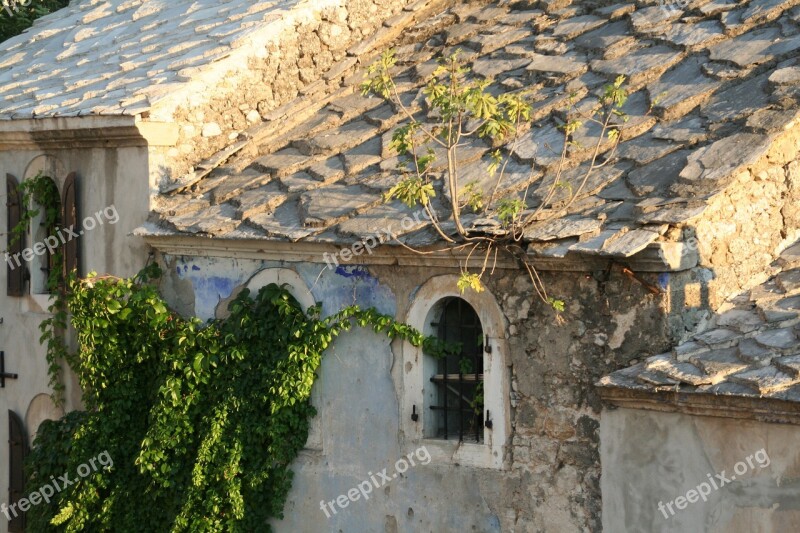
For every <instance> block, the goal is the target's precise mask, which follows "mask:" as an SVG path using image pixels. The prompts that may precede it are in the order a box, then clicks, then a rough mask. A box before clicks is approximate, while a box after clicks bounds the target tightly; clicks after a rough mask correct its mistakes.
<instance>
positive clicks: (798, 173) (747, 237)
mask: <svg viewBox="0 0 800 533" xmlns="http://www.w3.org/2000/svg"><path fill="white" fill-rule="evenodd" d="M798 149H800V127H794V128H792V129H789V130H787V131H784V132H783V133H781V134H780V135H778V136H777V138H776V140H775V142H774V144H773V145H772V147H771V148H770V149H769V151H768V152H767V153H766V154H765V156H764V157H762V158H761V160H759V161H758V162H757V163H755V164H754V165H751V166H749V167H748V168H746V169H744V170H742V171H741V172H740V173H739V174H738V175H736V176H735V177H734V181H733V184H732V185H731V186H730V188H729V189H728V191H727V194H722V195H718V196H716V197H715V198H713V199H712V200H711V201H710V202H709V208H708V209H707V211H706V213H705V214H704V215H703V217H702V219H700V220H699V221H698V222H697V223H696V224H694V225H692V224H690V225H688V226H687V228H686V231H685V233H686V235H685V237H689V238H691V237H695V236H696V238H697V244H698V251H699V252H700V265H699V267H700V268H701V269H706V270H708V271H709V272H708V276H707V277H713V280H712V281H710V282H709V298H710V304H711V306H712V307H713V308H714V309H716V308H718V307H719V306H720V305H721V304H722V303H723V302H724V300H725V299H727V298H730V297H732V296H735V295H737V294H739V293H741V292H742V291H744V290H747V289H749V288H752V287H753V286H755V285H757V284H759V283H762V282H763V281H765V280H766V279H768V278H769V277H770V276H771V275H772V273H773V272H772V271H771V269H770V268H769V265H770V263H772V261H774V259H775V258H776V257H777V256H778V255H779V253H780V251H782V250H783V249H784V248H786V247H787V246H788V245H790V244H792V243H793V242H795V241H796V240H797V238H798V237H800V163H798ZM701 276H702V275H701Z"/></svg>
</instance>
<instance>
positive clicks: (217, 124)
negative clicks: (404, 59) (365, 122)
mask: <svg viewBox="0 0 800 533" xmlns="http://www.w3.org/2000/svg"><path fill="white" fill-rule="evenodd" d="M445 3H446V2H445V1H441V0H433V1H428V0H421V1H420V0H417V1H410V0H334V1H329V2H321V3H320V4H319V5H317V4H315V3H314V2H312V3H310V4H309V5H308V6H305V7H304V8H303V9H297V8H295V9H294V10H293V11H290V12H289V14H290V15H291V17H288V18H287V22H286V24H285V28H284V30H283V31H282V32H281V33H280V35H279V36H276V37H275V38H273V39H271V40H270V42H269V43H268V44H267V45H266V47H262V48H258V47H253V49H252V50H251V53H250V55H249V58H248V60H247V64H246V65H244V64H243V65H241V68H240V69H239V70H237V71H235V72H230V73H228V75H227V76H225V77H223V78H222V79H220V80H219V83H218V84H216V85H214V86H213V87H207V88H206V90H202V88H199V89H198V91H196V93H195V94H194V95H193V96H192V98H190V100H189V101H186V102H180V103H179V105H178V107H177V108H176V109H169V106H166V107H165V109H167V110H168V115H167V116H163V117H159V116H153V117H152V118H153V119H160V120H169V121H175V122H177V123H178V124H180V125H181V135H180V139H179V141H178V144H177V145H176V147H174V148H172V149H171V150H170V151H169V153H168V156H169V158H170V167H169V168H164V169H162V171H163V172H164V174H165V176H163V177H164V178H172V179H176V178H179V177H180V176H181V175H183V174H184V173H186V172H188V171H190V170H191V166H192V165H195V164H197V163H199V162H201V161H202V160H203V159H205V158H207V157H209V156H211V155H212V154H214V153H215V152H217V151H218V150H221V149H223V148H225V147H226V146H228V145H230V144H232V143H233V142H235V141H236V139H237V138H238V137H239V135H240V133H242V132H244V131H245V130H247V129H248V128H251V127H252V126H254V125H257V124H259V123H261V122H262V120H268V121H279V122H280V121H283V120H284V119H285V111H284V110H283V108H282V107H281V106H283V105H285V104H288V103H289V102H292V101H293V100H295V99H296V98H304V99H307V100H308V101H309V105H311V104H313V103H321V102H322V100H323V99H324V97H325V95H326V94H330V93H333V92H334V91H336V90H337V89H338V88H339V87H340V84H341V81H342V80H343V79H344V78H345V77H347V76H350V75H352V74H353V73H354V72H355V70H356V68H357V67H359V66H362V67H363V65H364V63H368V62H369V61H371V58H373V57H374V56H375V53H376V52H380V51H382V50H376V49H374V48H367V47H363V46H361V45H362V44H363V43H365V42H366V41H370V42H371V41H373V40H375V39H374V37H375V34H376V31H377V30H378V29H379V28H382V30H381V31H382V32H383V33H385V34H386V37H389V38H390V37H391V36H393V35H394V34H395V33H398V32H399V31H400V30H401V29H402V26H401V25H402V24H403V23H404V22H407V21H406V17H404V16H402V15H400V14H398V12H399V11H401V10H403V9H404V7H406V6H407V7H406V9H407V11H406V14H407V15H409V17H411V16H415V15H419V16H422V14H423V13H425V12H427V11H426V10H430V9H436V6H441V5H443V4H445ZM392 15H397V16H396V17H394V18H393V17H392ZM375 43H376V44H378V43H379V41H378V40H375Z"/></svg>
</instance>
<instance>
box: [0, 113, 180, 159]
mask: <svg viewBox="0 0 800 533" xmlns="http://www.w3.org/2000/svg"><path fill="white" fill-rule="evenodd" d="M178 135H179V127H178V125H177V124H173V123H167V122H153V121H142V120H140V119H139V118H138V117H137V116H133V115H86V116H78V117H47V118H28V119H15V120H0V151H4V150H34V149H51V150H52V149H63V148H65V147H69V148H95V147H104V148H116V147H122V146H150V147H154V146H175V144H176V143H177V142H178Z"/></svg>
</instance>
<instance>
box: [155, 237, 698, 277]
mask: <svg viewBox="0 0 800 533" xmlns="http://www.w3.org/2000/svg"><path fill="white" fill-rule="evenodd" d="M142 237H143V238H144V240H145V241H146V242H147V244H149V245H150V246H152V247H153V248H155V249H156V250H158V251H160V252H162V253H166V254H170V255H185V256H194V257H232V258H239V259H260V260H278V261H288V262H303V263H319V264H324V263H325V262H326V259H325V257H324V254H326V253H327V254H335V253H337V252H339V251H341V250H342V249H343V248H345V247H346V246H343V245H339V244H334V243H319V242H286V241H270V240H266V239H219V238H207V237H206V238H203V237H196V236H185V235H142ZM433 249H441V247H438V248H437V247H434V248H433ZM420 251H422V252H425V251H427V250H426V249H425V248H422V249H421V250H420ZM328 257H330V256H328ZM466 257H467V253H466V252H452V251H448V252H442V253H435V254H425V253H422V254H421V253H415V252H414V251H411V250H408V249H406V248H402V247H399V246H381V247H378V248H375V249H374V250H372V253H371V254H367V253H363V254H362V255H359V256H354V257H353V258H352V259H351V260H349V261H347V262H346V264H347V265H367V264H369V265H399V266H430V267H453V266H454V265H458V264H460V263H463V261H464V260H465V259H466ZM612 260H613V261H616V262H617V263H619V264H622V265H624V266H626V267H628V268H630V269H631V270H632V271H634V272H678V271H681V270H686V269H688V268H692V267H694V266H696V264H697V261H696V255H692V254H691V253H687V250H685V249H684V247H683V246H682V245H680V244H679V243H654V244H652V245H650V246H649V247H648V248H647V249H645V250H643V251H642V252H640V253H639V254H637V255H635V256H633V257H630V258H626V259H619V258H617V259H614V258H610V257H600V256H584V255H578V254H574V255H572V254H571V255H568V256H567V257H563V258H537V257H531V258H530V261H531V263H532V264H533V265H534V266H535V267H536V268H537V269H539V270H542V271H562V272H563V271H571V272H592V271H596V270H603V269H605V268H608V265H609V263H610V262H611V261H612ZM481 265H482V259H476V258H473V259H472V260H471V263H470V266H473V267H474V266H477V267H480V266H481ZM496 267H497V268H502V269H518V268H519V266H518V265H517V264H516V263H515V262H514V261H513V260H510V259H503V258H498V262H497V265H496Z"/></svg>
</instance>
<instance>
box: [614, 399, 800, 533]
mask: <svg viewBox="0 0 800 533" xmlns="http://www.w3.org/2000/svg"><path fill="white" fill-rule="evenodd" d="M798 438H800V429H798V428H797V426H793V425H779V424H766V423H761V422H749V421H741V420H733V419H725V418H711V417H698V416H688V415H684V414H672V413H669V414H666V413H656V412H652V411H640V410H633V409H617V410H613V411H605V412H604V413H603V424H602V426H601V430H600V440H601V446H600V450H601V461H602V464H603V477H602V481H601V484H602V489H603V530H604V531H612V532H627V533H639V532H641V533H668V532H670V533H671V532H675V533H678V532H680V533H685V532H698V533H701V532H702V533H722V532H726V533H752V532H759V533H778V532H786V531H798V529H800V451H798V448H797V440H798ZM761 449H763V450H765V452H766V457H768V459H769V460H768V461H767V460H762V461H761V462H759V461H757V460H756V458H753V459H752V463H753V466H754V467H753V468H750V465H748V464H747V460H746V458H747V457H749V456H753V455H754V454H756V453H757V452H758V451H759V450H761ZM760 457H764V455H761V456H760ZM740 462H744V463H745V465H747V469H746V471H745V473H744V474H743V475H741V476H737V475H736V473H735V471H734V468H735V467H736V465H737V463H740ZM762 464H764V465H766V466H764V467H763V468H762V466H761V465H762ZM743 470H745V469H744V468H740V471H743ZM723 471H724V475H725V477H726V478H729V479H730V482H729V483H725V484H724V485H723V486H720V487H719V488H718V490H713V488H712V490H711V491H710V494H709V495H708V496H707V501H703V500H702V499H699V500H698V501H697V502H696V503H689V504H687V506H686V508H685V509H683V510H678V509H677V508H676V507H674V506H673V509H674V510H675V514H674V515H673V514H672V513H670V512H669V510H667V511H666V515H667V516H668V517H667V518H665V516H664V514H665V513H664V512H661V511H659V508H658V505H659V503H660V502H661V503H664V504H666V503H668V502H672V501H674V500H675V499H676V498H677V497H679V496H685V495H686V494H687V491H689V490H692V489H696V487H697V486H698V485H699V484H701V483H704V482H706V483H708V482H709V475H710V476H712V477H713V478H714V482H715V483H718V484H721V483H722V481H721V480H720V479H719V478H717V474H721V473H723ZM734 478H735V479H734Z"/></svg>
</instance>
